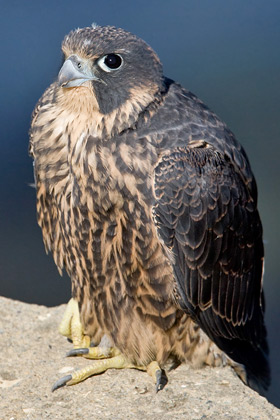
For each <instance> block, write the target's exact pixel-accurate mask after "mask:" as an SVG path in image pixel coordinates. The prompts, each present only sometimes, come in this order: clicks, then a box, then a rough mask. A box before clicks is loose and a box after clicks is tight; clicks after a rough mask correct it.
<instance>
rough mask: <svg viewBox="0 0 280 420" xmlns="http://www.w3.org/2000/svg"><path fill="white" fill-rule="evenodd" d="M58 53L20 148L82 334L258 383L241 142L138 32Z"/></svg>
mask: <svg viewBox="0 0 280 420" xmlns="http://www.w3.org/2000/svg"><path fill="white" fill-rule="evenodd" d="M62 50H63V52H64V55H65V62H64V65H63V67H62V69H61V71H60V74H59V77H58V80H57V81H55V82H54V83H53V84H52V85H51V86H50V87H49V88H48V89H47V90H46V92H45V93H44V95H43V96H42V98H41V99H40V101H39V103H38V105H37V107H36V109H35V111H34V114H33V120H32V126H31V132H30V153H31V155H32V156H33V158H34V165H35V168H34V172H35V180H36V188H37V213H38V222H39V225H40V226H41V228H42V232H43V238H44V242H45V246H46V249H47V250H50V251H51V252H52V254H53V256H54V260H55V262H56V264H57V266H58V269H59V270H60V271H61V270H62V269H63V267H65V268H66V270H67V272H68V274H69V275H70V277H71V281H72V294H73V297H74V298H75V299H76V300H77V301H78V303H79V309H80V316H81V321H82V325H83V328H84V331H85V333H86V334H88V335H89V336H90V337H91V338H92V339H93V341H94V342H95V343H99V342H100V340H101V338H102V336H103V335H106V336H107V337H108V338H109V340H110V343H111V345H112V346H116V347H117V348H118V349H119V350H120V351H121V352H122V353H123V354H124V355H125V356H126V357H127V358H128V359H129V360H130V361H131V362H133V363H135V364H137V365H143V366H147V365H148V364H149V363H150V362H152V361H154V360H155V361H157V362H158V363H159V365H160V366H161V367H163V366H164V364H165V363H166V361H167V360H168V358H169V357H175V358H177V359H179V360H180V361H183V360H190V361H191V362H192V363H193V364H194V365H196V366H200V365H203V364H205V363H206V364H210V365H216V364H219V363H224V362H225V361H227V362H228V363H230V364H232V365H234V366H235V367H236V368H237V369H238V368H239V364H241V365H242V366H243V367H244V369H245V372H246V374H245V376H244V378H243V379H244V380H245V381H247V383H248V384H249V385H250V386H252V387H254V388H256V389H261V388H266V387H267V385H268V383H269V366H268V361H267V353H268V349H267V344H266V338H265V336H266V333H265V327H264V323H263V301H262V266H263V245H262V228H261V222H260V219H259V215H258V211H257V191H256V185H255V181H254V177H253V175H252V172H251V169H250V166H249V163H248V159H247V157H246V154H245V152H244V150H243V149H242V147H241V146H240V144H239V143H238V142H237V141H236V139H235V138H234V136H233V134H232V133H231V132H230V131H229V130H228V128H227V127H226V126H225V124H224V123H223V122H221V121H220V120H219V118H218V117H217V116H216V115H215V114H214V113H212V112H211V111H210V110H209V109H208V108H206V107H205V105H204V104H203V103H202V102H201V101H200V100H198V99H197V98H196V97H195V96H194V95H193V94H191V93H190V92H188V91H186V90H184V89H183V88H181V87H180V86H179V85H178V84H176V83H174V82H173V81H171V80H169V79H166V78H164V77H163V75H162V70H161V64H160V61H159V59H158V57H157V56H156V54H155V53H154V52H153V50H152V49H151V48H150V47H149V46H148V45H147V44H146V43H144V41H142V40H140V39H139V38H137V37H136V36H134V35H132V34H130V33H128V32H126V31H123V30H121V29H116V28H113V27H94V28H84V29H77V30H76V31H73V32H71V33H70V34H69V35H67V36H66V38H65V39H64V41H63V44H62ZM202 330H203V331H204V332H206V334H207V335H206V334H204V332H203V331H202ZM208 337H209V338H210V339H209V338H208ZM213 342H214V343H216V345H217V346H218V347H216V345H215V344H214V343H213ZM223 352H225V353H226V354H227V355H228V356H229V357H228V358H226V357H225V356H224V353H223ZM242 369H243V368H242V367H240V371H242ZM243 373H244V372H243Z"/></svg>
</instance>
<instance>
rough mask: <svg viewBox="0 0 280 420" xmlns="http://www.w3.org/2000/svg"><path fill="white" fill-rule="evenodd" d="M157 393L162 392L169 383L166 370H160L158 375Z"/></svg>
mask: <svg viewBox="0 0 280 420" xmlns="http://www.w3.org/2000/svg"><path fill="white" fill-rule="evenodd" d="M156 378H157V382H156V392H158V391H161V390H162V389H163V388H164V387H165V385H166V384H167V382H168V378H167V376H166V373H165V371H164V370H158V371H157V373H156Z"/></svg>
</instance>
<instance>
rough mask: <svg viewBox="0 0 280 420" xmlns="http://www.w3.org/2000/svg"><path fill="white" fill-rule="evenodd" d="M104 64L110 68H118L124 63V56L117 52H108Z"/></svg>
mask: <svg viewBox="0 0 280 420" xmlns="http://www.w3.org/2000/svg"><path fill="white" fill-rule="evenodd" d="M104 64H106V66H107V67H109V69H118V68H119V67H120V66H121V64H122V58H121V57H120V56H119V55H117V54H108V55H106V56H105V58H104Z"/></svg>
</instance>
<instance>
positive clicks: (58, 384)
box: [52, 375, 72, 392]
mask: <svg viewBox="0 0 280 420" xmlns="http://www.w3.org/2000/svg"><path fill="white" fill-rule="evenodd" d="M71 379H72V375H66V376H63V378H60V379H59V380H58V381H56V382H55V383H54V384H53V386H52V392H53V391H56V390H57V389H58V388H62V387H63V386H65V385H66V384H67V382H69V381H71Z"/></svg>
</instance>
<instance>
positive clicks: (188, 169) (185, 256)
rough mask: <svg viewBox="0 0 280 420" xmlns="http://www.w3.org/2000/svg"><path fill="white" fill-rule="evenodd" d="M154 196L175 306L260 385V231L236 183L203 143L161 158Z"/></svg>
mask: <svg viewBox="0 0 280 420" xmlns="http://www.w3.org/2000/svg"><path fill="white" fill-rule="evenodd" d="M155 192H156V196H157V203H156V205H155V208H154V215H155V222H156V224H157V227H158V232H159V235H160V236H161V238H162V239H163V241H164V243H165V244H166V245H167V246H168V247H169V248H170V250H171V251H172V253H173V255H174V264H173V271H174V277H175V279H176V289H177V292H179V295H180V304H181V306H182V307H183V308H184V309H185V310H186V311H188V312H189V313H190V314H191V316H192V317H193V318H194V319H195V321H196V322H197V323H198V324H199V325H200V326H201V327H202V329H204V331H205V332H206V333H207V334H208V335H209V337H210V338H211V339H212V340H213V341H214V342H216V344H217V345H218V346H219V347H220V348H221V349H222V350H224V351H225V352H226V353H227V354H229V355H230V357H231V358H232V359H234V360H236V361H237V362H239V363H243V364H245V365H246V366H247V367H248V369H249V370H250V373H252V375H255V376H260V377H261V382H266V384H267V383H268V381H269V380H268V379H267V376H269V368H268V363H267V360H266V355H265V353H266V352H267V344H266V340H265V328H264V324H263V303H262V300H263V299H262V270H263V244H262V227H261V222H260V219H259V215H258V211H257V209H256V203H255V202H254V200H253V198H252V196H251V195H250V192H249V190H248V188H247V187H246V185H245V183H244V180H243V179H242V176H241V175H240V173H238V170H237V169H236V166H235V165H233V164H232V163H231V161H230V159H229V158H228V157H227V156H226V155H223V154H222V153H221V152H217V151H216V150H215V149H214V147H213V146H210V145H208V144H207V143H205V142H204V143H202V147H191V146H189V147H186V148H177V149H176V150H174V151H173V152H171V153H169V154H166V155H164V156H163V157H162V160H161V162H160V163H159V165H158V166H157V168H156V170H155ZM252 352H253V358H254V362H252V363H251V362H250V360H249V359H250V358H252ZM259 363H262V367H261V368H257V365H258V364H259ZM258 369H259V370H262V372H257V370H258ZM264 386H266V385H264Z"/></svg>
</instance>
